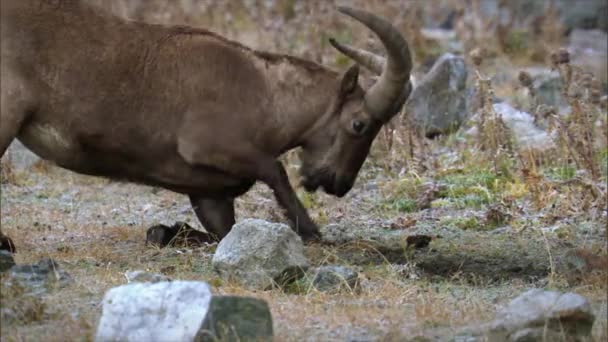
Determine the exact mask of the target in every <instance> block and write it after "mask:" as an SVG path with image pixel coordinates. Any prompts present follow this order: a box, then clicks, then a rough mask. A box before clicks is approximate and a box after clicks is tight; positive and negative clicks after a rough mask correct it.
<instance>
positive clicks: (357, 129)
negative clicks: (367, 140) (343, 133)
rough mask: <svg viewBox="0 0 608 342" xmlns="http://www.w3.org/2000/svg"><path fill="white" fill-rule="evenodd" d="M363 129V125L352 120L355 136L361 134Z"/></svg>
mask: <svg viewBox="0 0 608 342" xmlns="http://www.w3.org/2000/svg"><path fill="white" fill-rule="evenodd" d="M364 129H365V124H364V123H363V122H361V121H359V120H353V130H354V131H355V133H357V134H361V133H363V130H364Z"/></svg>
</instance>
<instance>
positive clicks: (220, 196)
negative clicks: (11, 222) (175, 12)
mask: <svg viewBox="0 0 608 342" xmlns="http://www.w3.org/2000/svg"><path fill="white" fill-rule="evenodd" d="M1 1H2V2H1V4H2V7H1V16H2V17H1V25H2V32H1V33H2V36H1V41H2V50H1V53H2V56H1V57H2V60H1V66H2V70H1V72H2V73H1V75H2V88H1V93H2V98H1V106H2V107H1V112H0V122H1V124H0V155H2V154H4V152H5V151H6V149H7V147H8V146H9V144H10V143H11V141H12V140H13V139H15V138H17V139H19V140H20V141H21V142H22V143H23V144H24V145H25V146H26V147H27V148H29V149H30V150H32V151H33V152H34V153H36V154H37V155H38V156H40V157H41V158H43V159H46V160H49V161H52V162H54V163H56V164H57V165H59V166H61V167H63V168H66V169H69V170H73V171H75V172H79V173H83V174H89V175H96V176H103V177H108V178H111V179H122V180H127V181H132V182H137V183H142V184H147V185H152V186H158V187H163V188H166V189H169V190H172V191H175V192H179V193H183V194H186V195H188V196H189V198H190V201H191V203H192V205H193V208H194V211H195V213H196V215H197V216H198V218H199V220H200V221H201V223H202V224H203V226H204V227H205V229H206V230H207V231H209V232H210V233H212V235H213V238H214V239H215V240H219V239H221V238H222V237H224V236H225V235H226V234H227V233H228V232H229V230H230V229H231V227H232V225H233V224H234V220H235V219H234V199H235V198H236V197H238V196H239V195H242V194H243V193H245V192H246V191H247V190H248V189H249V188H250V187H251V186H252V185H253V184H254V183H255V182H256V181H261V182H264V183H265V184H267V185H268V186H269V187H270V188H271V189H272V190H273V191H274V194H275V196H276V199H277V201H278V202H279V204H280V205H281V206H282V207H283V208H284V209H285V210H286V213H287V217H288V218H289V220H290V221H291V223H292V227H293V229H294V230H295V231H296V232H298V233H299V234H300V236H302V238H303V239H314V238H318V237H319V230H318V228H317V226H316V225H315V224H314V223H313V221H312V220H311V219H310V217H309V215H308V214H307V212H306V210H305V208H304V207H303V206H302V204H301V202H300V201H299V200H298V198H297V196H296V194H295V192H294V190H293V188H292V187H291V185H290V184H289V181H288V178H287V175H286V173H285V170H284V168H283V166H282V165H281V163H280V162H279V161H278V160H277V158H278V157H279V156H280V155H281V154H283V153H284V152H286V151H288V150H290V149H293V148H296V147H302V154H301V156H300V157H301V160H302V167H301V170H300V172H301V175H302V178H303V181H302V184H303V186H304V187H305V188H306V190H308V191H314V190H316V189H317V188H319V187H322V188H323V189H324V190H325V191H326V192H327V193H329V194H333V195H336V196H340V197H341V196H344V195H345V194H346V193H347V192H348V191H349V190H350V189H351V188H352V186H353V184H354V182H355V179H356V178H357V174H358V172H359V170H360V168H361V166H362V164H363V162H364V161H365V159H366V157H367V155H368V152H369V148H370V146H371V144H372V142H373V140H374V138H375V137H376V135H377V133H378V131H379V130H380V128H381V127H382V125H383V124H385V123H386V122H387V121H388V120H390V118H391V117H392V116H394V115H395V114H396V113H397V112H398V111H399V110H400V108H401V106H402V105H403V103H404V101H405V100H406V99H407V97H408V96H409V93H410V89H411V87H410V83H409V74H410V70H411V58H410V52H409V49H408V45H407V43H406V41H405V40H404V39H403V37H402V36H401V35H400V34H399V32H398V31H397V30H396V29H395V28H394V27H393V26H392V25H391V24H390V23H388V22H387V21H385V20H383V19H381V18H378V17H376V16H374V15H372V14H370V13H367V12H363V11H360V10H355V9H351V8H345V7H340V8H339V10H340V11H341V12H342V13H345V14H347V15H349V16H351V17H353V18H355V19H357V20H358V21H360V22H362V23H363V24H364V25H366V26H367V27H368V28H369V29H371V30H372V31H373V32H375V33H376V34H377V35H378V37H379V38H380V39H381V41H382V42H383V44H384V46H385V48H386V50H387V55H388V58H387V59H386V60H384V59H382V58H379V57H377V56H372V57H375V58H371V57H370V56H371V55H366V54H365V52H361V51H357V50H356V49H354V48H351V47H348V46H342V45H340V44H339V43H337V42H335V41H334V40H332V41H331V42H332V44H333V45H334V46H335V47H336V48H337V49H338V50H340V51H342V52H343V53H345V54H347V55H348V56H350V57H351V58H353V59H354V60H355V61H357V62H358V63H359V64H362V65H364V66H366V67H368V68H370V70H373V71H374V70H375V71H379V72H381V75H380V77H379V79H378V81H377V82H376V83H375V84H374V85H373V86H372V87H371V88H370V89H367V90H364V89H362V88H361V86H360V85H359V82H358V76H359V67H358V65H359V64H356V63H355V64H353V65H352V66H351V67H350V68H348V69H347V70H346V71H345V72H342V73H339V72H335V71H333V70H330V69H329V68H326V67H324V66H322V65H319V64H316V63H314V62H311V61H307V60H303V59H299V58H296V57H291V56H287V55H280V54H274V53H268V52H261V51H255V50H252V49H249V48H247V47H245V46H243V45H241V44H239V43H236V42H232V41H229V40H227V39H225V38H223V37H221V36H219V35H217V34H214V33H212V32H209V31H206V30H201V29H194V28H188V27H178V26H172V27H168V26H161V25H152V24H147V23H142V22H135V21H128V20H124V19H121V18H118V17H115V16H112V15H110V14H108V13H105V12H103V11H102V10H100V9H98V8H95V7H92V6H91V5H89V4H87V3H86V2H84V1H80V0H55V1H48V0H46V1H45V0H1ZM357 52H359V54H357ZM372 62H373V63H372ZM374 63H375V64H374Z"/></svg>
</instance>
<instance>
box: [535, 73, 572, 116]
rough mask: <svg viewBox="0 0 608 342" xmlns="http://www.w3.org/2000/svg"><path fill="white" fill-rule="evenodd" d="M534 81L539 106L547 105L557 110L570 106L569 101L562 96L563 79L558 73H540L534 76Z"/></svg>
mask: <svg viewBox="0 0 608 342" xmlns="http://www.w3.org/2000/svg"><path fill="white" fill-rule="evenodd" d="M532 80H533V81H532V86H533V87H534V91H535V92H536V100H537V104H546V105H549V106H554V107H556V108H560V107H564V106H567V105H568V101H566V99H565V98H564V96H563V95H562V87H563V84H562V78H561V76H560V75H559V73H558V72H557V71H551V70H546V72H539V73H537V74H536V75H532Z"/></svg>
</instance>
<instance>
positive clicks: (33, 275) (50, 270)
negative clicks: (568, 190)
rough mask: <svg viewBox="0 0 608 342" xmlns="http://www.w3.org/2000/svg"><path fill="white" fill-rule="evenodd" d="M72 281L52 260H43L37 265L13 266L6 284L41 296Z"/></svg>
mask: <svg viewBox="0 0 608 342" xmlns="http://www.w3.org/2000/svg"><path fill="white" fill-rule="evenodd" d="M73 281H74V280H73V279H72V277H71V276H70V275H69V274H68V273H67V272H66V271H65V270H63V269H62V268H61V267H60V266H59V264H58V263H57V262H55V261H54V260H53V259H49V258H45V259H42V260H40V261H39V262H38V263H37V264H31V265H15V266H13V267H12V268H11V269H10V270H9V272H8V279H7V282H8V283H10V284H12V283H13V282H14V283H16V284H18V285H19V286H21V287H23V288H24V289H26V292H28V293H31V294H43V293H45V292H47V291H48V290H50V289H53V288H61V287H64V286H67V285H69V284H71V283H72V282H73Z"/></svg>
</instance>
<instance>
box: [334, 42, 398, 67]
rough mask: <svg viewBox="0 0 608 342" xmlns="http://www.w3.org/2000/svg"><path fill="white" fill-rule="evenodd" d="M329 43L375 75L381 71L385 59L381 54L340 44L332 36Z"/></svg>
mask: <svg viewBox="0 0 608 342" xmlns="http://www.w3.org/2000/svg"><path fill="white" fill-rule="evenodd" d="M329 43H330V44H331V45H332V46H333V47H334V48H335V49H336V50H338V51H340V52H341V53H342V54H344V55H345V56H348V57H349V58H350V59H352V60H354V61H355V62H357V63H359V64H361V65H362V66H364V67H366V68H367V69H368V70H370V71H371V72H373V73H374V74H376V75H380V74H381V73H382V69H384V64H385V63H386V59H385V58H384V57H382V56H378V55H376V54H375V53H372V52H369V51H366V50H363V49H359V48H356V47H353V46H350V45H346V44H342V43H340V42H338V41H336V40H335V39H333V38H329Z"/></svg>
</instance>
